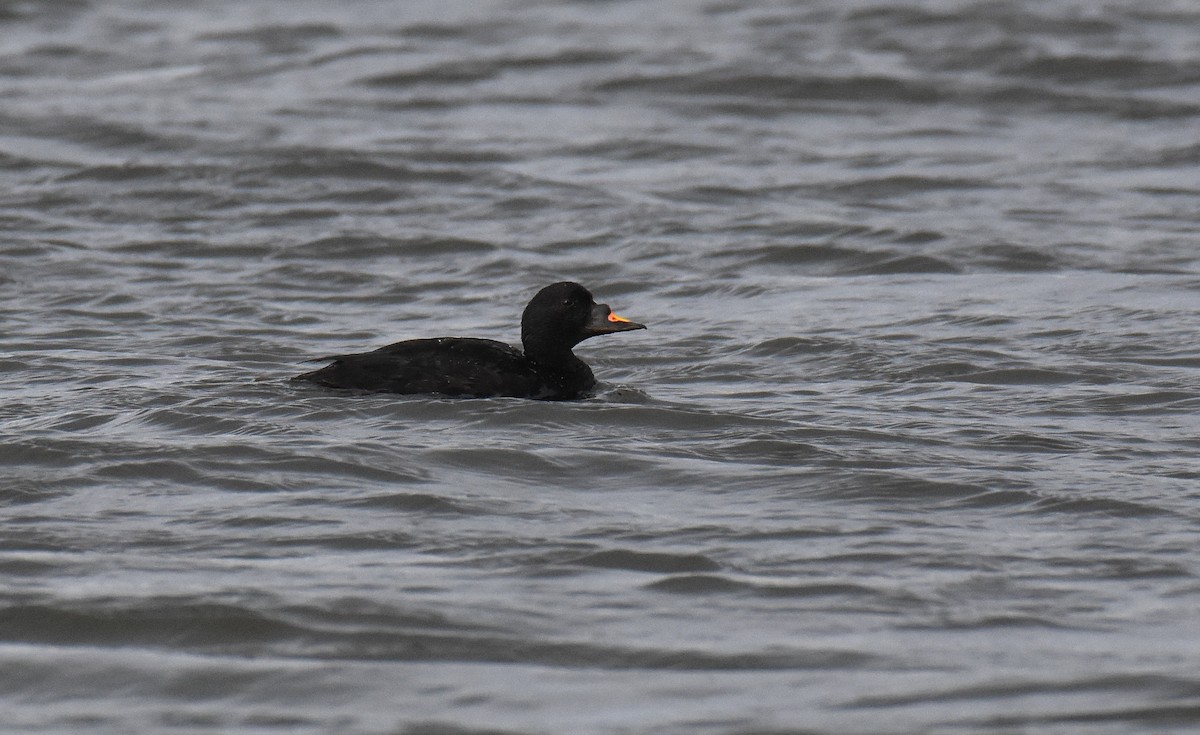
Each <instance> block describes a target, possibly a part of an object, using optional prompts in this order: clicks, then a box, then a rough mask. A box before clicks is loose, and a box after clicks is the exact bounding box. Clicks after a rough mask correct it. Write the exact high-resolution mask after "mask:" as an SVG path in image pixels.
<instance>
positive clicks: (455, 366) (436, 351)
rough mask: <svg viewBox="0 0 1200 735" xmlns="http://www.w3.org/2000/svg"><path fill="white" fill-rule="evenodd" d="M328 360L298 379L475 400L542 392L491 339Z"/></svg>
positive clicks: (423, 342) (521, 361) (449, 340)
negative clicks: (327, 362)
mask: <svg viewBox="0 0 1200 735" xmlns="http://www.w3.org/2000/svg"><path fill="white" fill-rule="evenodd" d="M328 359H330V360H333V363H332V364H330V365H328V366H326V367H323V368H321V369H320V370H314V371H313V372H311V373H305V374H304V375H300V376H297V379H299V380H309V381H312V382H314V383H317V384H319V385H324V386H328V387H330V388H346V389H350V390H363V391H372V392H384V393H440V394H442V395H446V396H474V397H480V398H482V397H487V396H514V397H519V398H533V397H538V396H539V395H541V394H543V393H545V391H546V386H545V385H544V381H543V379H542V378H541V377H540V376H539V375H538V374H537V373H536V372H535V371H534V369H533V367H532V366H531V365H530V363H529V361H528V360H527V359H526V358H525V356H524V355H523V354H521V352H520V351H518V350H517V349H515V348H513V347H511V346H510V345H506V344H504V343H503V342H496V341H495V340H490V339H475V338H471V337H439V338H435V339H413V340H408V341H405V342H397V343H395V344H391V345H388V346H386V347H380V348H379V349H377V350H374V351H373V352H362V353H358V354H354V355H336V356H333V357H330V358H328Z"/></svg>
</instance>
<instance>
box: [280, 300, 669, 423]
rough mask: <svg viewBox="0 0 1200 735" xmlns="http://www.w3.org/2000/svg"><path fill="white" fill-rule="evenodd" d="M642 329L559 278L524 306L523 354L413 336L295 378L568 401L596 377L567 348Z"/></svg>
mask: <svg viewBox="0 0 1200 735" xmlns="http://www.w3.org/2000/svg"><path fill="white" fill-rule="evenodd" d="M645 328H646V327H645V326H644V325H642V324H638V323H637V322H631V321H629V320H628V319H624V318H622V317H619V316H617V315H616V314H613V313H612V310H611V309H609V308H608V305H607V304H597V303H596V302H595V300H594V299H593V298H592V294H591V293H590V292H589V291H588V290H587V289H586V288H584V287H583V286H580V285H579V284H577V283H571V282H567V281H564V282H562V283H555V284H552V285H550V286H546V287H545V288H543V289H542V290H541V291H539V292H538V293H537V295H535V296H534V297H533V299H532V300H531V301H530V302H529V305H528V306H526V307H525V312H524V314H522V316H521V344H522V346H523V347H524V349H525V351H524V352H523V353H522V352H521V351H520V350H518V349H516V348H514V347H512V346H510V345H507V344H504V343H503V342H496V341H494V340H490V339H477V338H473V337H438V338H434V339H413V340H407V341H404V342H397V343H395V344H390V345H388V346H386V347H381V348H379V349H377V350H374V351H372V352H362V353H357V354H352V355H336V356H333V357H329V358H321V359H328V360H331V361H332V362H331V363H330V364H329V365H327V366H326V367H323V368H321V369H320V370H314V371H313V372H310V373H305V374H303V375H298V376H296V379H297V380H306V381H310V382H313V383H317V384H318V385H323V386H327V387H330V388H345V389H351V390H359V391H369V392H376V393H433V394H440V395H445V396H463V397H476V398H484V397H489V396H512V397H516V398H536V399H541V400H573V399H576V398H580V397H583V396H584V395H586V394H587V393H588V391H590V390H591V389H592V388H593V387H594V386H595V384H596V379H595V377H594V376H593V375H592V370H591V368H589V367H588V366H587V363H585V362H584V361H583V360H580V359H579V358H578V357H576V356H575V354H574V352H572V348H574V347H575V345H577V344H579V343H580V342H582V341H583V340H585V339H588V338H590V337H595V336H598V335H601V334H611V333H613V332H627V331H630V330H634V329H645Z"/></svg>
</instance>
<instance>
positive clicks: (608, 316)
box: [587, 304, 646, 334]
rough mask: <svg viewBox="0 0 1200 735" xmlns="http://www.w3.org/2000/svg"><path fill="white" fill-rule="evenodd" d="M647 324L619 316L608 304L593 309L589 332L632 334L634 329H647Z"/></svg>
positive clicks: (589, 321)
mask: <svg viewBox="0 0 1200 735" xmlns="http://www.w3.org/2000/svg"><path fill="white" fill-rule="evenodd" d="M645 328H646V325H645V324H638V323H637V322H633V321H630V320H628V319H626V318H625V317H623V316H617V315H616V314H614V313H613V310H612V309H610V308H608V304H596V305H595V306H593V307H592V316H591V318H590V319H588V323H587V331H588V333H590V334H612V333H613V332H630V331H633V330H634V329H645Z"/></svg>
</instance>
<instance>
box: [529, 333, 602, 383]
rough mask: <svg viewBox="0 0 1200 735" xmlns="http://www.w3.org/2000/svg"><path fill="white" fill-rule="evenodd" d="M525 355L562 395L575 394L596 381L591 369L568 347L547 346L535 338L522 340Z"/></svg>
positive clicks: (559, 345) (535, 368) (534, 367)
mask: <svg viewBox="0 0 1200 735" xmlns="http://www.w3.org/2000/svg"><path fill="white" fill-rule="evenodd" d="M522 345H523V346H524V347H525V357H526V359H528V360H529V362H530V364H531V365H532V366H533V369H534V370H535V371H536V372H537V373H538V374H539V375H541V376H542V377H543V379H544V380H546V382H547V383H549V384H551V385H553V386H554V387H555V390H556V392H559V393H562V394H563V395H564V396H571V397H573V396H575V395H577V394H578V393H581V392H583V391H586V390H588V389H589V388H591V387H592V386H593V385H595V383H596V378H595V376H593V375H592V369H591V368H590V367H588V365H587V363H586V362H584V361H583V360H580V359H579V358H578V357H576V356H575V353H574V352H572V351H571V348H570V347H562V346H561V343H559V344H558V345H556V346H553V347H552V346H548V345H546V344H544V343H539V342H538V341H537V340H523V341H522Z"/></svg>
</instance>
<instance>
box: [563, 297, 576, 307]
mask: <svg viewBox="0 0 1200 735" xmlns="http://www.w3.org/2000/svg"><path fill="white" fill-rule="evenodd" d="M574 305H575V302H574V301H572V300H571V299H563V306H574Z"/></svg>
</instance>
